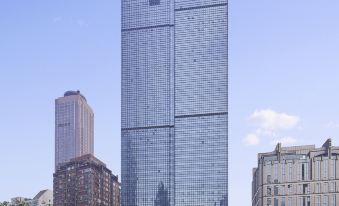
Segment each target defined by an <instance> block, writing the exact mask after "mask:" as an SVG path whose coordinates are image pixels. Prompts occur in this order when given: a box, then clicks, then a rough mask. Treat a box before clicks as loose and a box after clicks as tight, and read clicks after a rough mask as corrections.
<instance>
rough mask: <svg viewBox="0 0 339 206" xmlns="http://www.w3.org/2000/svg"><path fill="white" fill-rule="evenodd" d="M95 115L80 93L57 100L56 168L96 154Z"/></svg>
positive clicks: (68, 92) (68, 94)
mask: <svg viewBox="0 0 339 206" xmlns="http://www.w3.org/2000/svg"><path fill="white" fill-rule="evenodd" d="M93 136H94V114H93V111H92V109H91V107H90V106H89V105H88V104H87V101H86V98H85V97H84V96H83V95H82V94H81V93H80V92H79V91H67V92H65V94H64V96H63V97H60V98H58V99H56V100H55V167H56V168H57V166H58V165H59V164H60V163H65V162H68V161H69V160H71V159H73V158H76V157H80V156H82V155H85V154H92V155H93V154H94V137H93Z"/></svg>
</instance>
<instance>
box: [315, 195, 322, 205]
mask: <svg viewBox="0 0 339 206" xmlns="http://www.w3.org/2000/svg"><path fill="white" fill-rule="evenodd" d="M315 206H321V205H320V196H317V197H316V198H315Z"/></svg>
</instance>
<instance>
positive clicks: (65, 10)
mask: <svg viewBox="0 0 339 206" xmlns="http://www.w3.org/2000/svg"><path fill="white" fill-rule="evenodd" d="M338 9H339V2H338V1H336V0H327V1H322V2H319V1H313V0H298V1H295V0H284V1H281V0H277V1H272V0H258V1H253V0H234V1H230V27H229V31H230V35H229V37H230V38H229V42H230V47H229V52H230V55H229V72H230V75H229V78H230V79H229V80H230V90H229V91H230V96H229V97H230V108H229V114H230V122H229V132H230V133H229V141H230V144H229V146H230V157H229V160H230V163H229V164H230V171H229V172H230V201H229V203H230V205H231V206H234V205H241V206H245V205H250V204H251V180H252V177H251V170H252V167H254V166H255V165H256V155H257V153H258V152H267V151H271V150H273V149H274V146H275V143H276V142H277V141H282V142H283V144H284V145H287V144H316V145H317V146H320V145H321V144H322V143H323V142H324V141H325V139H326V138H328V137H332V138H333V140H334V144H336V145H339V56H338V55H339V23H338V22H339V13H338ZM70 89H73V90H77V89H79V90H81V92H82V93H83V94H84V95H85V96H86V98H87V99H88V102H89V104H90V105H91V106H92V108H93V110H94V112H95V153H96V156H97V157H98V158H99V159H101V160H103V161H104V162H106V163H107V165H108V167H109V168H110V169H111V170H112V171H113V173H115V174H119V175H120V1H119V0H58V1H46V0H30V1H26V0H1V1H0V94H1V101H0V114H1V118H0V201H3V200H8V199H9V198H11V197H14V196H25V197H33V196H34V195H35V194H36V193H37V192H38V191H39V190H41V189H45V188H52V173H53V169H54V99H55V98H57V97H60V96H62V95H63V93H64V91H66V90H70Z"/></svg>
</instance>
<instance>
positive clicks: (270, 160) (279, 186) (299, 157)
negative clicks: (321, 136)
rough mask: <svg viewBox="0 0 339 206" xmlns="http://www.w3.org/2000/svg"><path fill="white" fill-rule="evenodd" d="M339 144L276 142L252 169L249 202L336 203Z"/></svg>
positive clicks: (281, 205) (285, 205) (282, 205)
mask: <svg viewBox="0 0 339 206" xmlns="http://www.w3.org/2000/svg"><path fill="white" fill-rule="evenodd" d="M338 184H339V147H334V146H332V141H331V139H328V140H327V141H326V142H325V143H324V145H323V146H322V147H320V148H315V146H314V145H304V146H295V147H281V144H278V145H277V146H276V149H275V151H273V152H267V153H260V154H259V155H258V167H257V168H254V169H253V182H252V205H253V206H311V205H312V206H336V205H339V195H338V194H339V187H338V186H339V185H338Z"/></svg>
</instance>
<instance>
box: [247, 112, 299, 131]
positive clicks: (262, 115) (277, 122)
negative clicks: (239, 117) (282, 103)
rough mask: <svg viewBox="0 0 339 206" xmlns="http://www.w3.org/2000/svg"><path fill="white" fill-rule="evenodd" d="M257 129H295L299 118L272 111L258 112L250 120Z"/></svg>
mask: <svg viewBox="0 0 339 206" xmlns="http://www.w3.org/2000/svg"><path fill="white" fill-rule="evenodd" d="M249 120H250V121H251V122H253V123H254V124H255V125H256V126H257V127H259V128H261V129H264V130H270V131H275V130H280V129H293V128H295V127H296V126H297V125H298V124H299V122H300V118H299V117H298V116H294V115H289V114H286V113H279V112H276V111H273V110H271V109H264V110H256V111H255V112H254V113H253V114H252V115H251V116H250V118H249Z"/></svg>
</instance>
